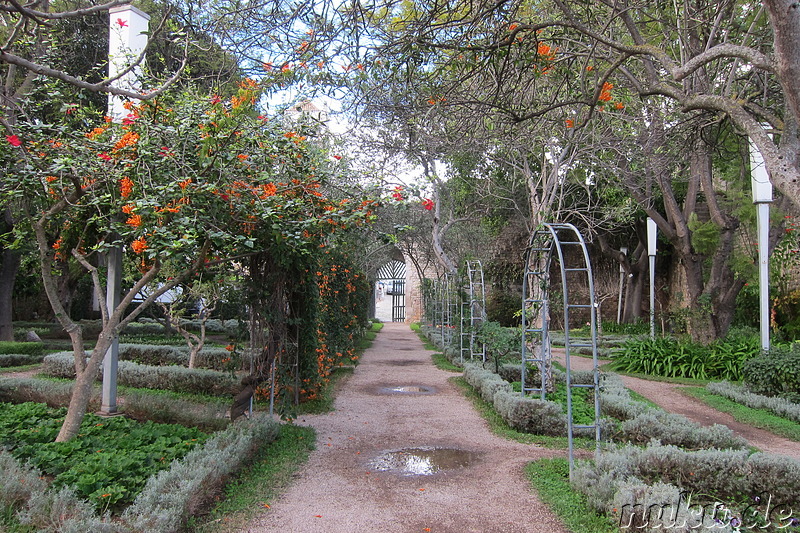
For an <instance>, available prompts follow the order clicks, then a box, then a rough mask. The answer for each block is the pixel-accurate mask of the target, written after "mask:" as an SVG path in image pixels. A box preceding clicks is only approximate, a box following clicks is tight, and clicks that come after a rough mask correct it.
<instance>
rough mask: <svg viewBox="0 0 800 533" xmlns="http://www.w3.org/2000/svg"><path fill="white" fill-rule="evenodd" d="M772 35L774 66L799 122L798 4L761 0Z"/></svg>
mask: <svg viewBox="0 0 800 533" xmlns="http://www.w3.org/2000/svg"><path fill="white" fill-rule="evenodd" d="M764 7H766V8H767V13H768V14H769V21H770V25H771V26H772V32H773V35H774V38H775V40H774V44H775V68H776V70H777V72H778V78H779V79H780V82H781V87H782V88H783V92H784V96H785V98H786V103H787V105H788V108H789V110H790V111H791V112H792V114H793V115H794V119H795V121H796V122H800V86H798V83H797V80H799V79H800V32H798V28H800V3H798V2H796V1H795V0H764Z"/></svg>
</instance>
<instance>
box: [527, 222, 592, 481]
mask: <svg viewBox="0 0 800 533" xmlns="http://www.w3.org/2000/svg"><path fill="white" fill-rule="evenodd" d="M553 259H555V260H556V261H558V266H559V270H560V272H561V280H560V281H561V287H560V290H561V293H562V305H563V313H564V339H565V340H564V345H565V351H566V359H565V360H566V369H567V372H566V385H567V435H568V438H569V469H570V477H571V476H572V471H573V467H574V457H573V439H574V432H575V430H576V429H593V430H594V434H595V441H596V444H597V447H598V450H599V446H600V373H599V371H598V365H597V306H596V304H595V300H594V280H593V276H592V266H591V263H590V262H589V253H588V251H587V249H586V243H585V242H584V240H583V236H582V235H581V234H580V232H579V231H578V229H577V228H576V227H575V226H573V225H572V224H544V225H543V229H540V230H538V231H536V233H534V234H533V237H532V238H531V242H530V245H529V247H528V253H527V257H526V261H525V264H526V269H525V277H524V278H523V296H522V298H523V301H522V394H523V395H525V394H527V393H538V394H540V395H541V398H542V399H543V400H544V399H545V396H546V393H547V392H548V390H552V389H551V387H552V385H553V383H552V381H551V380H552V353H551V346H550V338H549V331H548V330H549V321H550V311H551V305H550V303H551V302H550V298H549V295H550V292H551V288H552V287H551V280H550V269H551V266H552V262H553ZM566 261H572V262H574V263H575V264H566ZM570 282H572V283H570ZM583 287H585V288H586V289H587V291H585V292H583V291H581V289H582V288H583ZM587 315H588V319H589V325H590V329H591V341H590V342H588V343H587V342H574V341H572V339H571V337H570V330H571V329H573V328H576V326H578V325H579V324H578V323H577V322H578V320H582V321H585V319H586V318H587ZM581 325H582V324H581ZM574 348H591V349H592V360H593V363H594V365H593V369H594V371H593V379H592V383H591V384H584V383H573V380H572V372H571V369H570V353H571V351H572V350H573V349H574ZM529 363H530V364H531V365H534V366H535V367H537V368H538V369H539V373H540V374H541V381H540V383H538V384H537V385H538V386H533V384H529V383H528V380H527V379H526V377H527V376H526V374H527V367H528V364H529ZM576 388H591V389H593V392H594V424H589V425H576V424H574V423H573V417H572V390H573V389H576Z"/></svg>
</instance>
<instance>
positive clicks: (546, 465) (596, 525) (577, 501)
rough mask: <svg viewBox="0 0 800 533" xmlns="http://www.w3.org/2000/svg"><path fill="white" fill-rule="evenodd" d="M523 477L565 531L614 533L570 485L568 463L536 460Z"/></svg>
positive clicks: (526, 469)
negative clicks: (565, 528)
mask: <svg viewBox="0 0 800 533" xmlns="http://www.w3.org/2000/svg"><path fill="white" fill-rule="evenodd" d="M525 474H526V475H527V476H528V480H529V481H530V483H531V486H532V487H533V488H534V489H536V491H537V492H538V493H539V497H540V498H541V499H542V502H544V504H545V505H547V506H548V507H549V508H550V509H551V510H552V511H553V512H554V513H555V514H556V515H557V516H558V517H559V518H560V519H561V521H562V522H564V525H565V526H567V528H568V529H569V530H570V531H572V532H575V533H583V532H585V531H588V532H591V533H612V532H613V533H616V532H618V531H619V529H617V527H616V526H615V525H614V522H613V521H612V520H611V519H610V518H609V517H607V516H601V515H598V514H597V513H596V512H595V511H594V509H591V508H590V507H589V506H588V505H587V503H586V496H584V495H583V494H581V493H580V492H577V491H575V490H573V489H572V487H571V486H570V484H569V462H568V461H567V460H566V459H563V458H554V459H539V460H538V461H534V462H532V463H528V466H527V467H525Z"/></svg>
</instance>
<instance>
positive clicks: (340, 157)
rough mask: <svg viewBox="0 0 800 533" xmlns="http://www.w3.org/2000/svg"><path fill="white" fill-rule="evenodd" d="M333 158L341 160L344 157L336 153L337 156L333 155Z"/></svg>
mask: <svg viewBox="0 0 800 533" xmlns="http://www.w3.org/2000/svg"><path fill="white" fill-rule="evenodd" d="M333 158H334V159H335V160H337V161H340V160H341V159H342V156H340V155H335V156H333Z"/></svg>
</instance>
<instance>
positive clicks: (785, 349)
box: [742, 343, 800, 403]
mask: <svg viewBox="0 0 800 533" xmlns="http://www.w3.org/2000/svg"><path fill="white" fill-rule="evenodd" d="M742 376H743V379H744V383H745V385H746V386H747V388H748V389H749V390H750V391H751V392H754V393H756V394H763V395H764V396H781V397H784V398H787V399H789V400H791V401H793V402H796V403H800V344H798V343H792V344H791V345H789V346H775V347H773V348H772V349H771V350H770V351H769V353H766V354H762V355H759V356H758V357H754V358H752V359H750V360H749V361H747V362H746V363H745V364H744V366H743V368H742Z"/></svg>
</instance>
